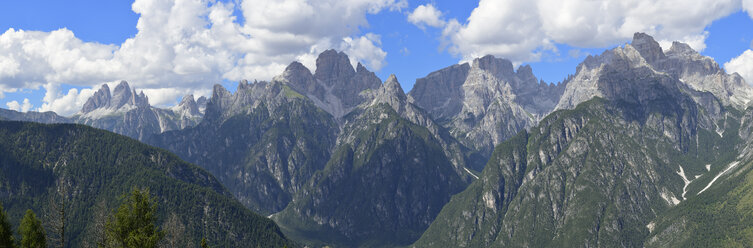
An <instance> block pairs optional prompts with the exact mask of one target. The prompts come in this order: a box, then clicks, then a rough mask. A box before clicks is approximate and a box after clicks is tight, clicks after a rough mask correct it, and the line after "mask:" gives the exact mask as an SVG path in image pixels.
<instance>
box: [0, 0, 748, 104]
mask: <svg viewBox="0 0 753 248" xmlns="http://www.w3.org/2000/svg"><path fill="white" fill-rule="evenodd" d="M184 2H192V4H183V3H184ZM280 2H284V3H287V5H284V6H283V5H280V4H279V3H280ZM328 2H329V3H328ZM530 2H532V4H538V5H536V6H525V4H524V3H520V2H519V1H517V2H516V1H493V0H482V1H456V0H433V1H404V0H376V1H363V0H347V1H334V3H333V2H332V1H330V0H321V1H305V0H286V1H269V0H253V1H252V0H245V1H243V0H234V1H224V2H220V3H215V2H214V1H202V0H186V1H171V0H139V1H138V4H136V5H134V1H125V0H113V1H94V0H70V1H52V0H48V1H42V0H25V1H4V2H2V3H0V32H5V33H4V34H2V36H0V92H3V93H2V97H3V98H2V99H0V107H3V108H11V107H13V108H21V106H22V105H23V103H24V100H25V99H28V100H27V101H28V105H27V107H28V108H25V109H23V110H54V111H56V112H59V113H61V114H72V113H73V112H75V111H76V110H77V109H79V108H80V105H82V104H83V101H85V99H86V97H87V96H89V95H91V93H92V92H93V90H92V89H94V90H96V89H98V88H99V85H101V84H102V83H111V82H114V81H118V80H128V81H129V82H131V84H132V85H134V86H135V87H137V88H139V89H146V90H148V92H147V95H148V96H149V97H150V101H151V102H152V103H153V104H155V105H159V106H167V105H171V104H174V103H175V102H176V101H177V100H178V99H179V98H180V96H182V95H183V94H188V93H193V94H195V95H207V94H209V93H211V92H210V91H209V89H211V86H212V85H213V84H215V83H222V84H223V85H225V86H226V87H228V88H229V89H231V90H234V88H235V84H236V83H235V81H236V80H238V79H241V78H246V79H249V80H254V79H260V80H263V79H267V80H268V79H271V77H272V76H274V75H276V74H279V73H280V72H281V68H284V65H286V64H287V63H289V62H291V61H292V60H301V61H302V62H304V64H307V62H306V61H308V64H307V65H310V64H312V63H313V58H315V57H314V56H315V55H316V53H318V52H320V51H322V50H324V49H327V48H335V49H339V50H345V51H346V52H352V53H353V54H356V55H353V54H351V55H352V57H355V59H357V60H359V61H362V62H363V63H364V64H366V65H367V67H369V68H370V69H372V70H375V71H376V73H377V75H378V76H379V77H380V78H382V79H386V78H387V77H388V76H389V74H396V75H397V77H398V80H399V81H400V82H401V84H402V85H403V88H404V90H405V91H406V92H407V91H409V90H410V89H411V88H412V86H413V83H414V81H415V79H416V78H419V77H423V76H425V75H427V74H428V73H430V72H432V71H435V70H439V69H441V68H444V67H447V66H450V65H452V64H455V63H458V62H460V61H467V60H469V59H472V58H473V57H476V56H480V55H481V54H487V53H489V54H493V55H495V56H498V57H505V58H509V59H511V60H512V61H514V62H515V63H516V64H530V65H531V66H532V67H533V70H534V74H535V75H537V76H538V77H540V78H541V79H543V80H544V81H546V82H550V83H556V82H558V81H561V80H562V79H563V78H565V77H566V76H567V75H568V74H572V73H574V72H575V67H576V66H577V64H578V63H580V61H582V60H583V59H584V58H585V56H587V55H589V54H599V53H601V52H602V51H604V49H608V48H611V47H615V46H618V45H622V44H625V43H627V42H629V41H630V37H631V36H632V35H631V34H632V33H633V32H638V31H641V32H647V33H649V34H651V35H654V36H655V37H656V38H657V40H659V41H671V40H681V41H684V42H687V43H689V44H691V46H693V47H694V48H696V49H699V48H703V50H702V54H703V55H706V56H710V57H713V58H715V59H716V60H717V62H718V63H720V65H722V66H724V64H725V63H726V62H728V61H730V60H733V59H736V58H737V59H738V61H740V62H739V63H735V66H734V69H735V70H738V71H740V73H741V74H743V76H747V74H745V73H746V72H749V71H750V70H753V69H750V68H751V67H752V66H750V65H748V64H747V63H743V62H744V61H750V60H745V59H744V58H743V55H742V54H743V53H744V52H745V51H747V50H750V49H751V45H753V44H751V43H752V42H753V21H752V20H751V17H750V16H749V15H748V13H747V12H745V9H750V7H751V6H749V5H751V4H750V1H747V0H746V1H739V0H727V1H688V2H693V3H688V4H687V5H689V7H688V9H693V10H685V11H684V12H676V11H675V12H673V11H674V10H671V9H667V10H663V9H661V6H660V5H657V7H656V9H652V10H650V11H649V10H647V11H645V12H646V13H645V16H642V15H640V14H637V15H636V14H628V13H634V12H635V11H630V9H620V8H617V9H614V8H610V7H604V6H602V7H598V6H595V7H597V8H602V9H601V11H599V13H595V12H588V13H586V12H583V13H581V12H577V11H579V10H578V9H583V8H584V7H583V6H585V7H589V5H587V4H589V3H588V2H589V1H586V0H583V1H580V2H583V3H578V2H579V1H577V0H576V1H572V2H574V4H573V5H577V6H575V7H573V8H566V7H561V6H560V7H557V6H555V7H557V8H559V9H554V11H556V12H547V11H553V10H552V9H551V8H549V9H547V8H548V5H552V4H550V3H548V2H547V0H539V1H530ZM648 2H653V1H648ZM695 2H697V3H695ZM720 2H724V3H720ZM325 3H326V4H333V5H336V6H335V7H326V6H325V7H322V6H317V5H318V4H319V5H321V4H325ZM578 4H583V6H581V5H578ZM694 4H697V6H711V7H704V8H695V9H694V8H692V6H693V5H694ZM419 6H423V7H431V9H434V10H436V11H437V12H436V13H438V14H439V15H437V16H430V15H428V16H427V15H421V18H415V19H414V21H409V18H408V17H409V16H410V15H411V14H414V12H418V11H417V7H419ZM283 7H284V8H285V9H283ZM576 7H577V8H576ZM591 7H594V6H591ZM338 8H341V9H340V10H348V11H347V13H350V15H348V16H345V17H339V15H345V14H343V13H346V12H345V11H338ZM277 9H280V10H281V11H280V12H275V11H274V10H277ZM312 9H313V12H311V13H309V14H310V15H308V16H307V15H306V14H297V13H307V12H305V11H307V10H312ZM427 9H428V8H427ZM223 10H225V11H229V14H228V15H227V16H226V17H228V18H235V20H231V21H230V22H229V23H230V24H227V23H228V22H224V23H225V24H227V25H226V27H228V28H227V29H223V30H226V31H227V30H231V29H232V30H233V31H228V32H220V31H221V30H220V28H217V29H216V30H215V29H214V28H213V27H220V26H221V25H220V23H221V22H222V20H224V19H223V18H219V17H218V16H220V17H225V16H223V15H222V13H225V12H223ZM329 10H332V11H331V12H330V11H329ZM135 11H137V12H140V13H135ZM568 11H569V12H568ZM652 11H653V12H652ZM328 12H329V13H328ZM602 12H603V13H602ZM654 12H656V13H661V15H664V16H663V17H661V18H659V17H654V16H658V15H657V14H655V13H654ZM180 13H188V14H185V15H180ZM192 13H193V14H195V16H191V14H192ZM472 13H473V15H472ZM497 13H499V14H497ZM551 13H556V14H561V13H562V14H563V15H562V16H565V17H567V16H578V18H574V19H572V20H570V19H567V18H565V19H562V18H559V19H552V18H549V16H551V15H552V14H551ZM568 13H569V14H571V15H565V14H568ZM573 13H574V14H575V15H572V14H573ZM186 15H188V16H186ZM246 15H248V16H253V17H259V18H245V16H246ZM265 15H268V16H265ZM579 15H580V16H579ZM333 16H335V17H333ZM416 16H418V15H416ZM531 16H534V17H535V16H538V17H535V18H533V19H530V18H531ZM659 16H660V15H659ZM555 17H556V16H555ZM140 18H142V19H143V20H142V21H143V25H142V26H140V27H138V28H137V23H138V22H139V21H140ZM213 18H214V19H213ZM307 18H308V19H307ZM527 18H528V19H527ZM614 19H616V20H627V21H624V23H621V24H619V25H617V26H609V25H613V23H614V22H613V21H610V20H614ZM168 20H171V21H168ZM416 20H417V21H416ZM553 20H554V21H553ZM584 20H585V22H583V21H584ZM631 20H632V21H631ZM600 22H603V23H600ZM430 23H434V24H431V25H430ZM678 23H679V24H678ZM306 24H310V25H312V26H310V27H308V28H300V27H301V26H305V25H306ZM591 24H594V25H595V26H597V25H596V24H598V26H600V27H601V28H602V29H607V30H609V28H611V30H612V32H601V31H594V30H596V29H589V28H587V27H588V26H589V25H591ZM163 25H164V27H162V26H163ZM233 27H234V28H233ZM605 27H606V28H605ZM10 29H12V30H10ZM61 29H64V30H67V31H61ZM19 30H24V32H25V33H23V34H21V33H20V31H19ZM176 30H177V31H176ZM28 31H39V32H34V34H31V32H28ZM172 31H175V32H176V33H171V32H172ZM210 31H211V32H210ZM191 32H194V33H191ZM161 35H164V36H161ZM202 35H203V36H202ZM175 36H179V37H178V38H175V39H173V38H174V37H175ZM239 37H240V38H239ZM260 37H273V38H260ZM286 37H288V38H286ZM290 37H293V38H290ZM699 37H701V38H700V39H699ZM129 39H130V40H131V43H133V45H124V42H126V41H127V40H129ZM45 41H46V42H45ZM4 42H5V43H4ZM33 42H38V44H40V45H37V46H26V45H25V44H30V43H33ZM58 43H59V44H65V45H61V46H60V47H57V46H55V45H53V44H58ZM161 43H164V44H161ZM3 44H5V46H6V48H5V50H3V47H2V46H3ZM238 44H240V45H238ZM30 47H31V48H30ZM223 47H227V49H224V48H223ZM34 49H37V50H40V51H44V52H38V51H37V52H35V50H34ZM181 49H182V50H181ZM260 50H261V51H260ZM751 53H752V54H753V52H751ZM3 60H5V61H3ZM71 64H75V65H71ZM740 64H742V65H740ZM14 65H15V67H14ZM3 67H5V68H3ZM727 69H728V70H729V68H727ZM746 70H748V71H746ZM746 78H747V77H746ZM748 81H751V80H748ZM72 89H73V91H72ZM14 101H15V104H13V103H11V104H6V103H10V102H14Z"/></svg>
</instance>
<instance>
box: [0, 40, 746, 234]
mask: <svg viewBox="0 0 753 248" xmlns="http://www.w3.org/2000/svg"><path fill="white" fill-rule="evenodd" d="M751 100H753V87H751V86H749V85H748V84H747V83H746V82H745V81H744V80H743V78H742V77H741V76H740V75H738V74H735V73H733V74H728V73H727V72H726V71H725V70H724V69H722V68H721V67H720V66H719V64H717V62H715V61H714V60H713V59H712V58H710V57H706V56H703V55H701V54H700V53H698V52H697V51H694V50H693V49H692V48H691V47H690V46H689V45H687V44H684V43H680V42H674V43H672V45H671V47H670V48H669V49H662V47H661V46H660V45H659V43H658V42H657V41H656V40H654V38H653V37H651V36H649V35H647V34H644V33H636V34H635V35H634V37H633V40H632V42H630V43H629V44H625V45H623V46H619V47H615V48H613V49H609V50H606V51H604V52H603V53H602V54H600V55H593V56H588V57H587V58H586V59H585V60H584V61H583V62H582V63H580V64H579V65H578V66H577V68H576V72H575V74H573V75H570V76H568V77H567V78H565V79H564V80H563V81H562V82H559V83H555V84H552V83H547V82H543V81H542V80H540V79H539V78H537V77H536V75H534V74H533V70H532V68H531V67H530V66H528V65H522V66H517V68H516V67H515V66H513V62H511V61H509V60H507V59H504V58H496V57H494V56H490V55H489V56H484V57H480V58H476V59H473V60H472V61H470V62H468V63H462V64H457V65H452V66H449V67H446V68H444V69H440V70H438V71H435V72H432V73H429V74H428V75H427V76H425V77H423V78H419V79H417V80H416V82H415V85H414V87H413V89H411V90H410V92H408V93H407V94H406V92H405V91H404V90H403V87H402V85H401V83H400V82H399V81H398V78H397V77H396V76H395V75H390V76H389V77H388V78H387V79H386V80H384V81H382V80H381V79H380V78H378V77H377V76H376V74H375V73H373V72H371V71H369V70H368V69H367V68H366V67H365V66H363V65H362V64H360V63H356V62H354V60H351V58H349V57H348V56H347V55H346V54H345V53H343V52H338V51H335V50H327V51H325V52H323V53H321V54H320V55H319V56H318V58H317V59H316V69H315V70H314V72H313V73H312V70H311V69H309V68H307V67H306V66H304V65H303V64H302V63H299V62H292V63H290V64H289V65H288V66H287V67H286V68H285V70H284V71H283V72H282V73H281V74H280V75H278V76H276V77H274V78H273V79H272V80H271V81H253V82H250V81H246V80H242V81H240V82H239V83H238V86H237V89H235V90H234V91H232V90H228V89H226V88H225V87H224V86H222V85H219V84H216V85H214V87H213V90H212V95H211V96H210V97H209V98H206V97H199V98H198V99H197V98H195V97H194V96H193V95H186V96H184V97H183V99H182V100H181V101H180V103H179V104H178V105H176V106H174V107H171V108H168V109H161V108H156V107H153V106H150V105H149V102H148V99H147V97H146V96H145V95H144V94H143V93H142V92H138V93H137V91H136V90H134V89H131V88H130V87H129V85H128V83H126V82H121V83H119V84H118V85H117V86H116V87H115V88H114V89H113V90H111V89H110V86H109V85H107V84H105V85H103V86H102V87H101V88H100V89H99V90H98V91H97V92H96V93H95V94H94V95H93V96H92V97H91V98H90V99H89V100H88V101H87V102H86V103H85V104H84V106H83V108H82V110H81V111H80V112H79V113H77V114H76V115H74V116H72V117H61V116H58V115H56V114H55V113H51V112H47V113H36V112H29V113H19V112H15V111H10V110H2V111H0V118H1V119H2V120H3V121H0V124H3V125H2V126H3V127H0V131H2V132H0V138H3V137H4V138H6V139H7V140H8V142H11V143H18V142H21V143H23V144H21V143H18V144H21V145H24V147H26V148H23V149H25V150H24V151H26V150H28V152H30V153H34V154H36V153H38V152H39V151H38V150H36V148H35V149H31V147H30V146H29V145H30V144H36V143H34V142H32V143H29V142H27V141H25V140H24V139H19V138H18V135H19V133H23V132H26V131H28V130H27V129H42V130H43V131H44V130H47V131H45V132H44V133H49V132H50V131H49V130H52V129H57V128H62V129H66V130H68V129H71V130H78V131H76V132H79V133H81V135H83V136H81V137H74V138H76V139H91V138H93V137H99V136H102V135H100V134H99V133H97V132H94V130H89V129H85V128H82V127H79V126H65V125H62V126H34V125H30V126H24V125H21V124H19V123H16V122H7V120H21V121H37V122H45V123H60V122H71V123H82V124H86V125H90V126H94V127H99V128H101V129H106V130H109V131H113V132H116V133H119V134H123V135H127V136H130V137H133V138H136V139H138V140H140V141H143V142H145V143H148V144H150V145H153V146H157V147H160V148H163V149H164V150H161V149H160V150H153V149H151V150H150V149H149V148H148V147H145V148H142V147H141V146H139V145H137V144H138V142H137V141H135V140H131V139H126V140H127V141H122V142H126V143H127V144H130V145H129V146H128V147H135V148H133V149H137V150H138V151H141V152H136V153H133V155H129V157H128V158H126V159H125V160H124V159H115V160H113V161H115V163H118V161H121V162H122V161H126V162H127V161H136V162H138V163H137V164H138V165H139V166H140V165H142V164H145V165H148V166H151V167H154V168H157V169H150V171H149V175H151V176H152V177H155V176H156V177H159V178H163V177H164V178H172V179H170V180H167V181H166V182H168V183H169V184H170V185H173V184H175V185H188V186H186V187H190V190H187V191H186V192H180V193H181V194H176V193H175V192H173V191H166V190H168V189H164V188H159V189H158V191H159V192H162V193H160V194H161V196H160V197H161V198H159V199H160V200H161V201H160V203H162V202H164V201H167V200H165V199H166V198H168V197H175V196H176V195H177V196H180V199H181V200H183V199H193V200H192V201H206V199H208V198H206V197H207V196H208V195H207V194H209V196H212V197H215V198H217V199H222V200H223V202H227V204H224V203H223V204H219V205H218V204H217V203H206V202H204V203H201V204H199V205H196V206H203V207H201V209H196V208H192V209H191V210H190V212H191V213H195V215H197V216H199V217H200V219H201V221H202V223H204V224H201V225H198V224H196V223H191V224H189V225H186V227H187V229H189V230H191V231H192V232H196V233H203V235H209V236H210V237H212V238H220V236H221V235H225V236H227V238H226V241H224V242H225V243H223V244H230V245H234V246H238V244H239V243H242V242H246V241H248V240H247V237H259V236H264V237H267V238H268V240H267V241H269V242H265V243H262V244H278V245H279V244H283V245H300V246H303V247H716V246H722V247H746V246H748V245H749V244H751V243H752V242H753V239H751V235H750V233H751V227H753V218H751V214H750V213H751V212H752V211H753V203H751V202H752V201H751V200H750V199H753V193H751V192H753V190H752V189H753V179H751V178H753V135H751V132H752V131H753V107H751V106H750V104H751ZM19 125H20V126H19ZM35 125H36V124H35ZM19 130H20V131H19ZM98 132H100V131H98ZM101 132H105V131H101ZM101 132H100V133H101ZM88 133H97V135H95V136H91V135H89V134H88ZM71 134H72V133H71ZM46 135H48V134H45V135H42V136H39V135H36V136H33V137H36V138H38V139H41V140H45V139H46V138H44V137H46ZM66 135H69V133H66ZM105 136H106V138H107V139H106V140H103V141H101V142H105V143H106V142H114V141H117V140H120V138H117V137H119V136H117V135H116V136H112V135H105ZM55 140H56V142H63V143H61V144H68V143H65V142H64V141H65V140H64V138H60V139H57V138H56V139H55ZM24 142H25V143H24ZM35 142H36V141H35ZM70 142H73V143H75V142H76V141H75V140H73V141H70ZM118 142H120V143H122V142H121V141H118ZM9 144H10V143H9ZM76 144H78V143H76ZM107 144H109V143H107ZM27 146H29V147H27ZM61 147H62V145H61ZM118 147H120V146H118ZM27 148H28V149H27ZM43 148H44V149H48V150H49V149H52V150H50V151H51V153H52V154H56V153H59V152H60V151H63V150H64V149H63V148H56V147H47V146H43ZM8 149H10V150H13V151H14V152H15V153H12V154H9V155H8V156H7V159H6V160H7V161H9V163H2V164H3V165H6V164H11V162H12V163H13V164H23V165H24V166H25V167H23V168H22V169H21V170H14V169H11V168H10V167H7V166H6V167H3V173H5V174H0V178H11V179H9V180H15V181H13V182H14V183H13V184H9V183H6V184H2V183H0V199H1V197H5V196H7V195H11V194H29V192H32V193H33V194H31V195H34V194H37V193H39V192H42V191H40V190H36V191H35V190H34V189H32V188H33V187H27V186H28V185H37V184H36V182H34V183H31V184H29V183H30V182H31V181H29V182H26V181H24V182H20V181H18V180H17V178H16V177H12V176H8V175H15V174H13V173H17V172H16V171H21V172H24V173H26V172H28V173H27V174H30V175H31V174H34V173H36V174H34V175H37V174H38V177H42V178H45V180H46V179H50V178H51V177H52V176H55V177H59V176H61V175H63V174H61V173H62V172H63V170H62V169H59V168H67V167H66V166H70V165H73V166H78V167H81V166H84V167H86V168H88V167H87V166H91V165H90V164H88V163H83V164H81V163H78V162H76V163H73V162H69V160H68V159H69V158H73V157H76V158H79V156H77V155H76V154H68V153H62V155H61V156H60V157H59V158H57V157H55V158H54V159H53V160H49V158H46V159H37V160H26V158H27V157H25V156H24V154H23V153H19V152H17V151H18V149H17V148H8ZM76 149H79V150H80V149H81V147H79V146H76ZM118 149H121V148H118ZM122 149H127V148H122ZM79 150H76V151H79ZM165 150H167V151H169V152H171V153H174V154H175V155H177V156H178V157H179V158H180V159H182V160H185V161H187V162H189V163H191V164H195V165H197V166H198V167H201V168H203V170H202V169H198V167H197V168H195V169H194V167H192V166H193V165H190V164H187V163H184V162H181V161H179V160H176V159H178V158H174V157H175V156H173V155H169V154H166V151H165ZM80 152H83V151H80ZM103 154H105V155H107V157H108V158H110V157H112V156H114V155H112V154H110V153H103ZM117 154H121V153H120V151H119V152H118V153H117ZM117 154H116V155H117ZM123 154H130V153H123ZM89 155H91V154H89ZM89 155H87V156H83V157H84V158H91V157H97V156H95V155H96V154H95V155H91V156H89ZM147 155H148V156H147ZM142 157H143V159H142ZM20 158H24V159H21V160H19V159H20ZM134 159H135V160H134ZM6 160H3V161H6ZM111 160H112V159H111ZM29 161H32V162H33V163H28V162H29ZM34 161H36V162H34ZM50 161H53V162H54V163H53V162H50ZM55 161H56V162H55ZM108 161H109V160H108ZM139 161H140V162H139ZM116 165H119V164H116ZM152 165H153V166H152ZM173 165H174V166H173ZM109 166H110V167H112V166H113V165H109ZM171 166H172V167H171ZM175 166H177V167H175ZM0 167H2V166H0ZM27 167H28V168H27ZM78 167H75V168H78ZM110 167H106V168H107V170H108V171H109V170H110V169H113V170H115V169H117V170H115V171H118V173H121V172H122V171H121V169H122V168H125V167H121V166H115V167H112V168H110ZM142 167H143V166H142ZM151 167H150V168H151ZM38 168H43V169H38ZM75 168H74V169H75ZM82 168H83V167H82ZM159 168H162V169H164V170H165V171H161V170H162V169H159ZM176 168H177V169H176ZM196 169H198V170H196ZM72 172H75V173H83V171H81V170H74V171H72ZM123 173H124V172H123ZM77 175H78V174H77ZM82 175H88V174H85V173H84V174H82ZM124 175H125V174H124ZM127 175H128V178H133V179H129V180H131V181H129V182H141V181H139V180H142V181H143V180H147V179H144V178H139V177H137V175H135V174H132V173H131V174H127ZM139 175H141V174H139ZM108 176H110V175H109V174H108ZM48 177H50V178H48ZM19 178H27V177H19ZM28 178H30V177H28ZM86 178H88V177H86ZM108 178H112V177H108ZM215 178H216V179H215ZM173 179H177V180H178V181H176V180H173ZM87 180H88V179H87ZM180 180H183V181H186V182H179V181H180ZM95 181H96V180H95ZM87 182H88V181H87ZM195 182H199V186H191V185H189V184H196V183H195ZM201 182H203V184H202V183H201ZM146 183H149V184H150V185H153V184H154V183H155V182H154V181H149V182H146ZM9 185H10V186H9ZM17 185H22V186H19V187H17ZM24 185H26V186H24ZM128 185H131V184H128ZM40 187H41V186H40ZM44 187H47V186H44ZM85 190H89V188H87V189H85ZM198 191H201V192H205V193H204V196H203V197H199V198H192V197H191V196H190V195H189V194H198V193H195V192H198ZM45 192H46V191H45ZM77 192H78V191H77ZM192 192H194V193H192ZM206 192H209V193H206ZM167 193H169V194H167ZM77 194H78V193H77ZM215 194H218V195H217V196H214V195H215ZM37 195H43V194H37ZM24 197H27V196H24ZM103 197H108V199H109V198H113V196H112V195H107V194H104V193H103ZM230 197H232V198H235V200H237V201H238V203H234V201H235V200H233V199H230ZM38 198H39V197H36V196H35V197H31V198H28V197H27V198H23V199H27V200H29V202H31V201H38V200H39V199H38ZM226 198H227V199H230V200H227V199H226ZM213 199H214V198H213ZM85 200H86V202H91V199H85ZM12 202H13V204H26V202H20V201H15V200H14V201H12ZM194 203H195V202H194ZM233 204H235V205H233ZM168 205H169V206H178V205H171V204H168ZM189 205H190V206H193V205H191V204H188V203H185V202H184V203H183V204H181V205H179V206H180V207H181V208H186V206H189ZM236 205H237V206H236ZM15 206H18V205H12V206H11V208H12V209H13V211H16V212H13V213H14V214H16V213H20V212H18V211H19V210H18V208H17V207H15ZM239 206H241V208H242V209H237V208H238V207H239ZM220 209H222V211H223V212H216V211H218V210H220ZM248 209H250V210H251V211H253V212H256V213H259V214H261V215H263V216H266V217H267V218H261V217H259V216H256V215H253V214H251V212H250V211H248ZM213 211H214V212H213ZM227 211H231V212H227ZM234 213H237V214H234ZM16 215H19V214H16ZM212 216H215V217H217V218H214V219H212V218H209V217H212ZM234 216H236V217H238V218H235V217H234ZM182 217H183V218H188V219H190V220H195V219H196V218H194V217H186V216H182ZM207 218H209V219H212V220H209V221H208V219H207ZM246 220H248V221H250V222H253V223H252V224H253V225H250V226H252V227H253V228H254V230H257V227H259V226H263V227H260V228H258V230H260V232H255V231H250V232H251V233H253V235H250V236H248V235H245V236H244V235H243V234H242V233H240V232H241V231H243V232H248V230H247V229H246V228H241V227H239V225H238V223H239V222H238V221H246ZM270 220H272V221H274V222H275V223H272V222H271V221H270ZM278 225H279V226H278ZM218 227H227V228H226V230H225V229H223V230H219V229H218ZM76 228H79V227H76ZM202 228H204V229H202ZM220 229H222V228H220ZM74 230H78V229H74ZM239 230H240V231H239ZM192 237H193V239H195V240H198V239H197V238H196V237H197V236H195V235H194V236H192ZM288 239H291V240H294V241H295V242H297V243H292V242H288ZM76 242H78V241H76ZM248 242H251V243H253V242H252V241H248ZM220 243H221V242H220ZM257 243H258V242H257Z"/></svg>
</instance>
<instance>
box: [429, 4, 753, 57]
mask: <svg viewBox="0 0 753 248" xmlns="http://www.w3.org/2000/svg"><path fill="white" fill-rule="evenodd" d="M743 1H745V3H742V4H741V1H740V0H694V1H681V0H667V1H654V0H630V1H622V0H605V1H591V0H534V1H515V0H481V1H480V2H479V5H478V7H477V8H475V9H474V10H473V12H472V13H471V15H470V17H468V19H467V20H466V21H465V22H461V21H458V20H455V19H450V20H443V22H444V23H445V25H444V26H443V37H444V43H443V44H444V46H446V48H447V49H448V50H449V51H450V52H451V53H453V54H456V55H459V56H462V57H463V58H464V60H468V59H471V58H473V57H478V56H483V55H485V54H493V55H497V56H502V57H506V58H509V59H511V60H514V61H518V62H526V61H536V60H538V59H539V58H540V57H541V54H542V53H545V52H547V51H556V48H555V47H554V46H553V44H568V45H571V46H574V47H583V48H599V47H606V46H612V45H614V44H619V43H621V42H627V41H629V40H630V38H631V37H632V36H633V34H634V33H635V32H645V33H648V34H651V35H653V36H654V37H655V38H656V39H657V40H658V41H659V42H660V44H662V45H664V46H669V45H671V42H672V41H682V42H686V43H688V44H689V45H691V47H693V48H694V49H696V50H703V49H704V48H705V39H706V37H707V36H708V34H707V33H706V32H704V28H705V27H707V26H708V25H710V24H711V22H713V21H714V20H717V19H719V18H721V17H724V16H727V15H729V14H730V13H733V12H735V11H739V10H740V8H741V6H742V5H743V4H744V5H745V6H751V5H753V4H751V1H753V0H743ZM678 6H682V8H679V7H678ZM746 8H747V9H748V10H750V9H751V8H753V7H746ZM749 13H750V11H749Z"/></svg>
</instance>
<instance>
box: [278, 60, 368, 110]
mask: <svg viewBox="0 0 753 248" xmlns="http://www.w3.org/2000/svg"><path fill="white" fill-rule="evenodd" d="M273 81H274V82H282V83H284V84H286V85H288V86H290V87H291V88H292V89H294V90H295V91H297V92H300V93H301V94H303V95H305V96H306V97H308V98H309V99H311V100H312V101H313V102H314V104H316V105H317V106H319V107H320V108H322V109H324V110H325V111H327V112H328V113H330V114H332V115H333V116H335V117H336V118H340V117H342V116H344V115H345V114H347V113H349V112H350V111H351V110H353V109H354V108H355V107H356V106H358V105H359V104H361V103H363V102H365V101H366V100H367V99H364V98H362V97H361V96H360V93H361V92H362V91H364V90H366V89H371V90H376V89H378V88H379V87H380V86H381V85H382V80H380V79H379V78H378V77H377V76H376V74H374V73H373V72H371V71H369V70H368V69H366V67H365V66H363V65H362V64H361V63H358V65H357V66H356V69H355V70H354V69H353V66H352V65H351V64H350V59H349V58H348V55H346V54H345V53H343V52H337V51H335V50H327V51H324V52H323V53H321V54H320V55H319V57H318V58H317V59H316V72H315V73H314V74H313V75H312V74H311V72H310V71H309V69H308V68H306V67H305V66H303V65H302V64H301V63H298V62H293V63H291V64H290V65H288V67H287V68H286V69H285V72H283V74H282V75H280V76H277V77H275V78H274V80H273Z"/></svg>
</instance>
